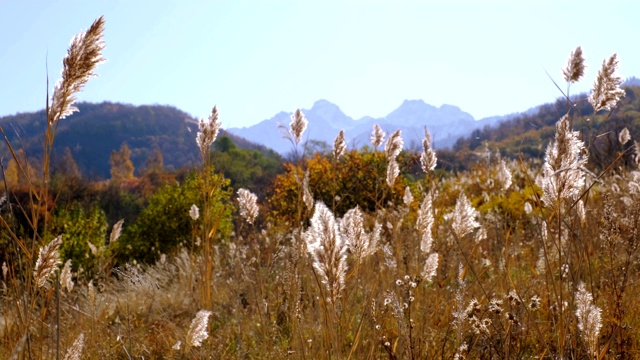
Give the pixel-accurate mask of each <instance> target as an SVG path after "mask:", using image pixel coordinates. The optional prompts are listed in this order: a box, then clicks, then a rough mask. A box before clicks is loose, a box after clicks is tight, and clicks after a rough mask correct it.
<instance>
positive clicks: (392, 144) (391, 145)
mask: <svg viewBox="0 0 640 360" xmlns="http://www.w3.org/2000/svg"><path fill="white" fill-rule="evenodd" d="M402 146H404V141H403V140H402V131H401V130H399V129H398V130H396V131H394V132H393V133H392V134H391V135H390V136H389V139H387V143H386V144H385V147H384V152H385V155H386V157H387V160H388V161H392V160H395V159H396V157H397V156H398V155H399V154H400V152H401V151H402Z"/></svg>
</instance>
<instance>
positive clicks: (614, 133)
mask: <svg viewBox="0 0 640 360" xmlns="http://www.w3.org/2000/svg"><path fill="white" fill-rule="evenodd" d="M629 84H632V85H636V84H635V83H633V82H629ZM623 88H625V87H623ZM625 91H626V95H625V97H624V98H622V100H621V101H620V102H619V103H618V105H617V106H616V108H615V109H614V110H613V111H612V112H608V111H601V112H600V113H598V114H597V115H596V116H594V115H593V107H592V106H591V104H589V102H588V101H587V94H580V95H577V96H575V97H572V101H573V109H572V111H571V114H572V116H573V121H572V126H573V130H575V131H580V132H581V136H582V138H583V140H584V141H585V144H586V146H587V147H588V149H589V157H590V162H591V164H592V165H594V166H596V167H600V166H601V165H602V164H607V163H610V161H611V160H612V159H611V157H612V156H616V154H617V153H618V152H619V151H620V150H622V149H624V148H627V147H629V146H633V141H630V142H628V143H627V144H625V145H622V144H620V142H619V141H618V134H619V133H620V131H621V130H622V129H624V128H625V127H626V128H628V129H629V132H630V134H631V137H632V139H634V140H638V139H639V138H640V87H639V86H637V85H636V86H627V87H626V88H625ZM569 108H570V106H569V105H568V104H567V100H566V99H565V98H560V99H558V100H557V101H556V102H555V103H552V104H546V105H542V106H540V107H539V110H538V111H537V113H533V114H527V115H520V116H517V117H515V118H513V119H511V120H508V121H505V122H503V123H501V124H499V125H497V126H496V127H484V128H483V129H478V130H474V131H473V132H472V133H471V135H470V136H469V137H466V138H461V139H459V140H458V141H457V142H456V143H455V145H454V147H453V151H452V152H451V153H450V154H447V155H448V157H449V159H448V161H449V162H450V163H451V164H455V165H457V168H458V169H463V168H468V167H469V165H471V164H470V163H469V162H470V161H475V160H471V159H473V158H474V157H473V156H470V155H471V153H478V152H479V151H480V150H483V149H484V144H485V142H486V143H487V144H488V146H489V149H491V150H492V151H495V150H496V149H498V150H500V152H501V153H502V155H506V156H509V157H520V156H522V157H524V158H543V157H544V152H545V149H546V147H547V144H548V143H549V141H550V140H551V139H552V138H553V136H554V134H555V124H556V122H557V121H558V120H559V119H560V118H561V117H562V116H564V115H565V114H567V111H568V109H569ZM630 159H631V157H629V158H628V159H626V160H627V161H630ZM465 161H466V162H467V163H465Z"/></svg>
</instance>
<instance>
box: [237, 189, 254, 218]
mask: <svg viewBox="0 0 640 360" xmlns="http://www.w3.org/2000/svg"><path fill="white" fill-rule="evenodd" d="M238 206H239V208H240V216H242V217H243V218H244V219H245V220H246V221H247V222H248V223H249V224H252V225H253V222H254V221H255V220H256V218H257V217H258V212H259V209H258V197H257V196H256V194H254V193H252V192H251V191H249V190H247V189H238Z"/></svg>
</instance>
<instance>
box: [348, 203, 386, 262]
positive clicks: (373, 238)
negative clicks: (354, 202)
mask: <svg viewBox="0 0 640 360" xmlns="http://www.w3.org/2000/svg"><path fill="white" fill-rule="evenodd" d="M381 231H382V226H381V225H380V224H379V223H378V222H376V224H375V226H374V229H373V231H372V232H371V233H367V231H366V230H365V228H364V218H363V215H362V211H361V210H360V207H358V206H356V207H355V208H353V209H351V210H349V211H347V212H346V214H344V216H343V217H342V221H341V222H340V232H341V233H342V235H343V236H344V241H345V243H346V244H347V246H348V247H349V250H350V251H351V253H352V254H353V256H354V258H355V259H356V262H361V261H362V259H364V258H365V257H367V256H369V255H372V254H374V253H375V252H376V250H377V246H378V240H379V239H380V232H381Z"/></svg>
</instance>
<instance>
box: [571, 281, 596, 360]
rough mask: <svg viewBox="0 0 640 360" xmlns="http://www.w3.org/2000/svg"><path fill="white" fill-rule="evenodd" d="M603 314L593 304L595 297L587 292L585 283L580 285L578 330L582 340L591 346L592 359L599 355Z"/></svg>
mask: <svg viewBox="0 0 640 360" xmlns="http://www.w3.org/2000/svg"><path fill="white" fill-rule="evenodd" d="M601 312H602V310H600V308H598V307H597V306H596V305H594V304H593V296H592V295H591V293H589V292H588V291H587V289H586V288H585V286H584V283H581V284H580V285H578V291H576V316H577V317H578V328H579V329H580V332H581V334H582V339H583V340H584V342H586V343H587V344H588V346H589V354H590V355H591V356H592V357H593V356H596V355H597V349H598V335H599V334H600V329H601V328H602V317H601Z"/></svg>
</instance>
